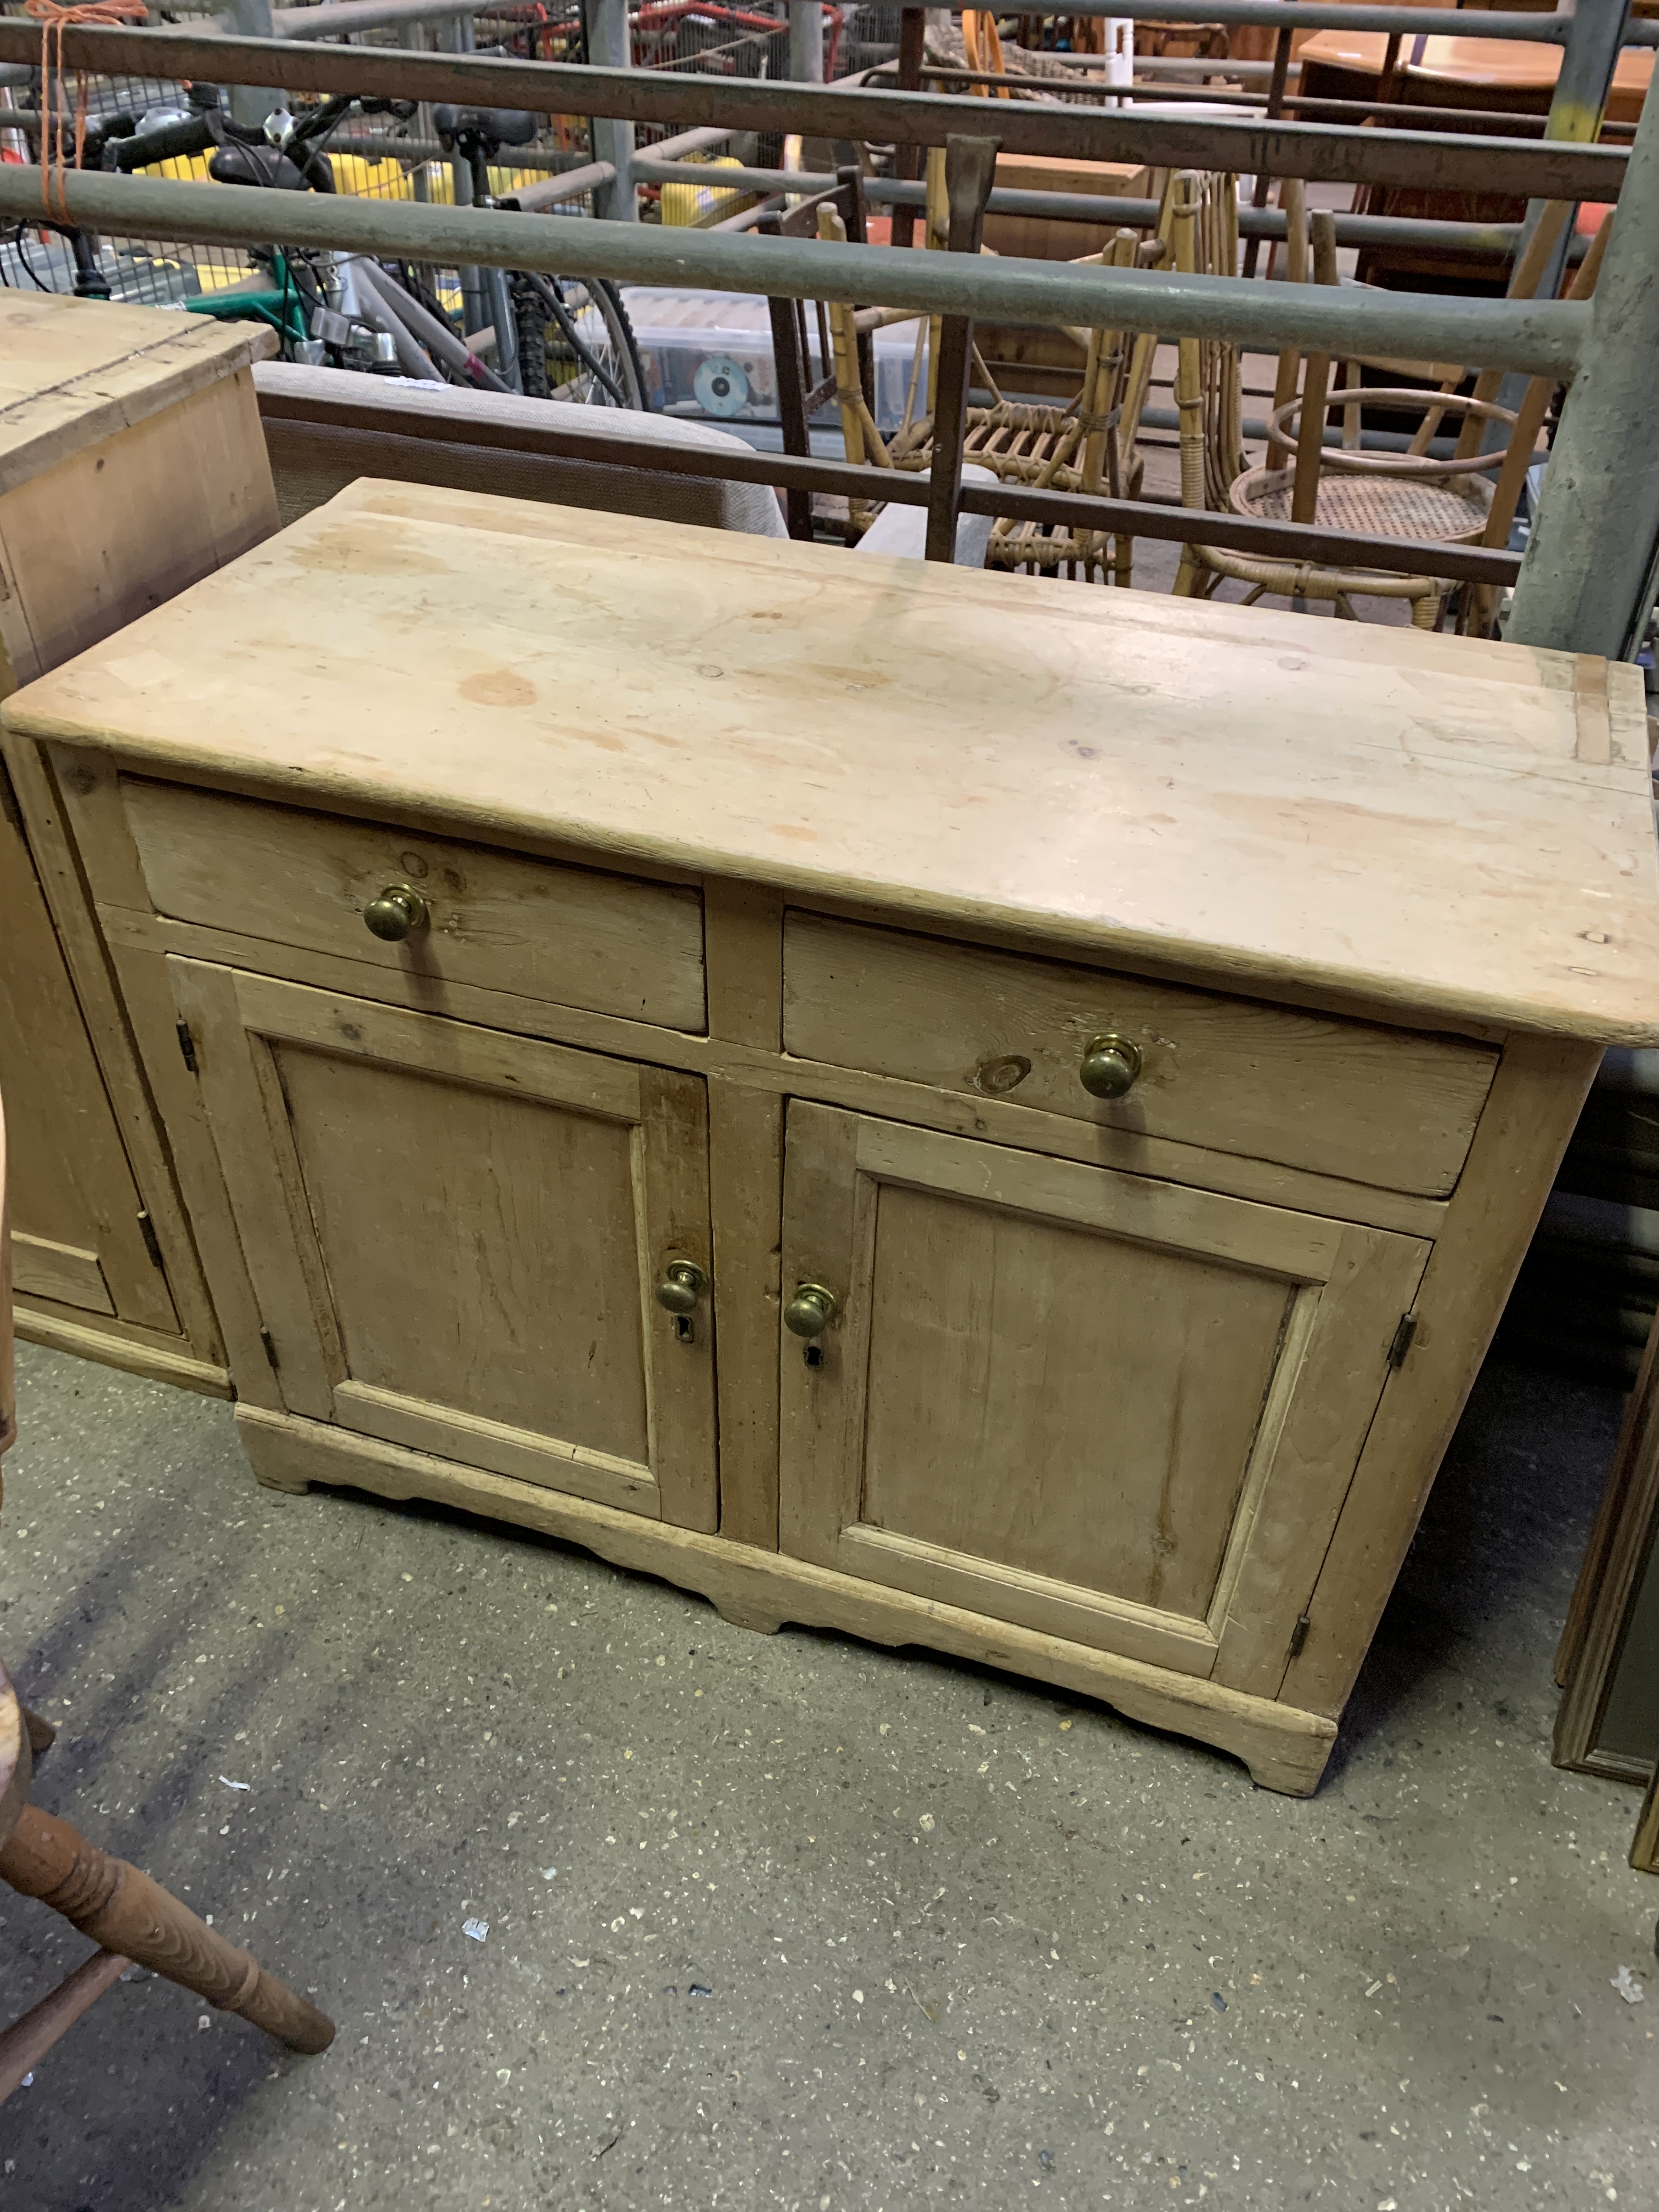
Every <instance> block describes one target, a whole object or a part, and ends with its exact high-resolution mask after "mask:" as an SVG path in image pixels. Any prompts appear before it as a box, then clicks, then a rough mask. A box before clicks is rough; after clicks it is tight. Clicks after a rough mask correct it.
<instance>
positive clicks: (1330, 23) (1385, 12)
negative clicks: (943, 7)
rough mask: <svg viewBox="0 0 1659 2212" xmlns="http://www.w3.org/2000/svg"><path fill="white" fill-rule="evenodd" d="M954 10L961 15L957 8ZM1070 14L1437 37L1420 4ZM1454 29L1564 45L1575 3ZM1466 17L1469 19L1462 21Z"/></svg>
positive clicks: (1224, 4) (1097, 4)
mask: <svg viewBox="0 0 1659 2212" xmlns="http://www.w3.org/2000/svg"><path fill="white" fill-rule="evenodd" d="M962 12H963V10H962V9H960V8H959V7H957V8H953V9H951V14H952V15H961V14H962ZM1064 13H1065V14H1066V15H1127V16H1129V17H1131V18H1133V20H1134V21H1140V20H1141V19H1142V18H1143V17H1144V18H1147V19H1150V20H1151V21H1153V22H1158V23H1223V24H1225V25H1226V26H1227V27H1229V28H1230V29H1233V28H1237V29H1244V28H1251V27H1254V28H1260V29H1264V30H1275V31H1383V32H1385V33H1392V34H1393V35H1394V36H1395V37H1398V38H1405V39H1411V38H1417V37H1420V36H1422V35H1423V34H1425V33H1427V34H1428V35H1429V36H1430V37H1433V36H1436V35H1440V36H1449V35H1455V37H1457V38H1460V39H1518V40H1522V41H1523V42H1525V43H1526V44H1528V45H1531V46H1565V44H1566V43H1567V39H1568V36H1569V34H1570V33H1571V27H1572V10H1571V8H1560V9H1557V10H1556V11H1555V12H1554V13H1553V15H1550V14H1545V13H1543V12H1542V11H1540V12H1539V13H1537V14H1533V13H1532V12H1530V11H1528V12H1527V13H1525V14H1522V12H1521V11H1520V10H1519V9H1507V10H1504V11H1503V12H1501V13H1500V12H1499V11H1498V9H1484V8H1461V9H1458V10H1457V14H1458V15H1459V17H1460V21H1459V22H1458V25H1457V27H1456V31H1455V33H1438V34H1437V33H1436V32H1435V30H1434V27H1433V21H1432V19H1430V21H1427V22H1425V20H1424V17H1423V13H1422V10H1421V9H1419V8H1413V7H1405V8H1389V7H1368V6H1364V5H1356V6H1352V7H1350V6H1348V5H1346V4H1345V0H1169V4H1168V5H1167V6H1165V4H1164V0H1122V4H1121V6H1120V5H1119V0H1077V4H1076V6H1075V7H1071V6H1068V7H1067V8H1066V9H1065V10H1064ZM1465 16H1467V17H1468V21H1467V22H1465V21H1462V20H1461V19H1462V17H1465ZM1625 43H1626V46H1659V22H1655V21H1635V20H1632V21H1631V22H1630V24H1629V25H1628V27H1626V32H1625Z"/></svg>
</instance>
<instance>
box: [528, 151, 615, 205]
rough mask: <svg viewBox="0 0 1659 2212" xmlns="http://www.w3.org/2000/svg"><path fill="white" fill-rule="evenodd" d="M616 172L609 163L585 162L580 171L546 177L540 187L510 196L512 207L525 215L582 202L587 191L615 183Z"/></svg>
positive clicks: (535, 186)
mask: <svg viewBox="0 0 1659 2212" xmlns="http://www.w3.org/2000/svg"><path fill="white" fill-rule="evenodd" d="M616 176H617V171H616V167H615V165H614V164H613V163H611V162H610V161H584V162H583V164H582V166H581V167H580V169H567V170H565V171H564V173H563V174H562V175H561V176H556V177H548V178H545V179H544V180H543V181H542V182H540V183H539V184H534V185H521V186H520V189H519V190H518V191H515V192H513V194H512V195H511V198H512V204H513V206H514V207H515V208H516V209H519V210H521V211H522V212H523V213H524V214H526V215H534V214H536V213H538V211H539V210H541V209H543V208H550V207H557V206H558V205H559V204H560V202H561V201H562V200H575V199H580V197H581V196H582V194H583V193H584V192H591V191H597V190H598V189H599V186H600V185H609V184H614V183H615V181H616Z"/></svg>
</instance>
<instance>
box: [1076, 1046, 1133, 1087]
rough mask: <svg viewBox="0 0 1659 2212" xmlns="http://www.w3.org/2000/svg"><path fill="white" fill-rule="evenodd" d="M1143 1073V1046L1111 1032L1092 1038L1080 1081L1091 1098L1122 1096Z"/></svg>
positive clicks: (1080, 1068)
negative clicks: (1141, 1062)
mask: <svg viewBox="0 0 1659 2212" xmlns="http://www.w3.org/2000/svg"><path fill="white" fill-rule="evenodd" d="M1139 1073H1140V1048H1139V1045H1134V1044H1131V1043H1130V1042H1129V1040H1128V1038H1127V1037H1126V1036H1115V1035H1114V1034H1110V1033H1109V1034H1108V1035H1107V1036H1097V1037H1092V1038H1091V1040H1090V1042H1089V1045H1088V1048H1087V1050H1086V1051H1085V1053H1084V1055H1083V1063H1082V1066H1080V1067H1079V1069H1078V1072H1077V1077H1078V1081H1079V1083H1080V1084H1081V1085H1083V1087H1084V1089H1085V1091H1087V1092H1088V1093H1089V1095H1090V1097H1091V1098H1121V1097H1123V1095H1124V1093H1125V1092H1126V1091H1127V1090H1129V1089H1130V1087H1131V1086H1132V1085H1133V1082H1134V1079H1135V1078H1136V1076H1138V1075H1139Z"/></svg>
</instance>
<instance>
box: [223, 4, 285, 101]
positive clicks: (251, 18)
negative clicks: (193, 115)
mask: <svg viewBox="0 0 1659 2212" xmlns="http://www.w3.org/2000/svg"><path fill="white" fill-rule="evenodd" d="M225 15H226V19H227V21H228V23H229V26H230V28H231V29H232V31H234V33H235V35H236V36H237V37H238V38H239V39H274V38H275V37H276V27H275V26H274V25H273V23H272V21H271V16H270V0H230V4H229V5H228V8H227V9H226V10H225ZM280 101H281V94H278V93H276V92H274V91H272V90H270V88H268V87H266V86H264V85H252V84H234V85H232V87H231V88H230V112H231V115H232V118H233V119H234V121H236V122H238V123H250V124H252V125H255V126H256V127H257V126H258V125H259V124H261V123H263V122H264V119H265V118H266V116H267V115H269V114H270V112H271V110H272V108H274V107H276V106H278V105H280Z"/></svg>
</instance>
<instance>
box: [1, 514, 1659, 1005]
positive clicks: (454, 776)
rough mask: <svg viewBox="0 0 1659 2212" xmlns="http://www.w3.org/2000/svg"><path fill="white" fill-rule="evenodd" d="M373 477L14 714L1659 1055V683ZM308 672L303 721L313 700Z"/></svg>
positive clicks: (1445, 644) (619, 852)
mask: <svg viewBox="0 0 1659 2212" xmlns="http://www.w3.org/2000/svg"><path fill="white" fill-rule="evenodd" d="M1575 672H1576V671H1575V665H1574V661H1573V658H1572V656H1571V654H1565V653H1547V652H1543V651H1540V650H1534V649H1533V648H1531V647H1522V646H1510V645H1502V644H1492V643H1481V642H1475V641H1469V640H1468V639H1462V638H1455V637H1442V636H1437V635H1418V634H1416V633H1415V632H1410V633H1407V632H1405V631H1400V630H1395V629H1387V630H1384V629H1376V628H1372V627H1369V626H1367V625H1364V624H1358V623H1316V622H1311V621H1309V620H1308V619H1307V618H1306V617H1302V616H1298V615H1295V614H1291V613H1282V614H1281V613H1273V612H1269V611H1265V610H1263V609H1261V608H1260V607H1255V608H1242V607H1231V606H1217V605H1208V604H1197V603H1194V602H1190V601H1186V600H1178V599H1170V598H1163V597H1159V596H1157V595H1153V594H1148V593H1142V592H1133V593H1131V592H1100V591H1098V590H1096V589H1094V588H1092V587H1091V586H1085V585H1080V584H1072V583H1066V582H1047V581H1045V582H1044V583H1042V585H1041V586H1038V585H1037V584H1036V583H1034V582H1033V581H1032V580H1030V579H1029V578H1026V577H1021V576H1012V575H999V574H991V573H989V572H987V571H981V570H971V569H957V568H947V567H944V566H940V565H936V564H933V563H928V562H903V561H886V560H882V559H878V558H871V559H867V560H860V561H847V560H843V559H842V557H841V556H840V554H839V553H838V552H837V551H836V550H833V549H830V548H828V547H823V546H815V545H799V544H793V543H792V542H790V541H787V540H772V539H761V538H746V537H739V536H736V535H733V534H732V533H729V532H708V531H697V532H692V531H690V530H689V529H687V528H685V527H682V526H675V525H672V524H668V523H659V522H646V521H641V520H634V519H629V518H625V517H610V516H605V515H601V514H597V513H591V512H586V511H580V512H579V511H577V510H574V509H562V508H557V507H541V506H538V507H529V506H526V505H523V504H521V503H519V502H515V501H507V500H501V499H495V498H490V497H486V496H483V495H474V494H465V493H456V492H436V491H430V490H424V489H420V488H418V487H411V486H406V485H384V484H380V485H377V484H374V483H359V484H356V485H354V486H353V487H352V488H351V489H349V491H347V492H344V493H343V494H342V495H340V496H339V498H337V500H335V501H331V503H330V504H329V505H328V506H326V507H319V508H318V509H316V510H315V511H314V512H313V513H312V514H310V515H308V516H307V517H306V519H305V520H303V521H301V522H299V523H297V524H295V526H293V527H292V528H290V529H289V530H287V531H285V532H282V533H281V534H280V535H279V536H278V537H276V538H272V539H270V540H269V541H268V542H267V543H266V544H264V545H262V546H260V547H258V548H257V549H256V550H253V551H252V552H251V553H248V554H246V555H244V556H242V558H241V559H240V560H239V561H237V562H233V563H232V564H231V565H230V567H228V568H226V569H223V570H222V571H220V572H219V573H218V574H216V575H214V576H211V577H209V578H206V579H204V580H203V581H202V582H201V583H199V584H197V585H196V586H193V587H192V588H191V590H190V591H188V592H185V593H184V594H183V595H182V596H181V597H180V598H179V599H176V600H174V601H173V603H172V604H171V605H168V606H166V607H163V608H160V609H157V610H156V611H155V612H154V613H152V614H150V615H148V616H146V617H143V619H142V620H141V621H140V622H138V623H135V624H134V625H133V626H132V627H131V628H130V629H127V630H125V631H124V632H123V633H121V634H120V635H118V636H117V637H114V638H112V639H108V640H106V641H104V642H103V643H102V644H100V645H98V646H96V647H94V648H93V649H92V650H91V651H90V652H89V653H86V654H83V655H82V657H81V658H80V659H78V660H76V661H75V662H73V663H71V664H70V665H67V666H65V667H64V668H62V669H59V670H57V671H54V672H53V673H52V674H51V675H49V676H47V677H46V678H43V679H41V680H40V682H39V683H37V684H31V685H30V686H28V687H27V689H26V690H23V691H22V692H21V693H19V694H18V695H17V696H15V698H13V699H12V700H10V701H9V702H8V703H7V706H6V708H5V714H6V718H7V719H8V720H9V721H10V722H11V723H12V724H13V725H14V726H15V727H17V728H19V729H21V730H24V731H27V732H32V733H33V734H35V735H38V736H42V737H48V738H63V739H69V740H86V741H89V742H93V743H95V744H100V745H109V746H116V747H118V748H120V749H122V750H125V751H126V752H127V753H129V754H131V755H132V756H134V757H138V758H141V759H143V760H148V761H151V762H155V763H164V764H168V765H171V766H173V767H175V768H179V769H184V770H185V771H186V772H189V771H191V770H197V771H204V772H208V773H214V772H217V773H221V774H228V775H251V776H258V777H260V778H264V779H267V780H268V781H269V782H270V787H272V789H273V791H275V792H276V793H281V794H282V795H284V796H286V797H288V798H290V799H293V798H297V797H301V796H303V797H305V798H308V799H310V801H311V802H312V803H313V805H327V803H328V802H329V801H330V799H334V800H336V801H337V802H338V803H340V804H341V805H355V806H358V807H367V808H368V809H370V810H371V811H372V810H374V809H375V808H380V809H384V810H387V811H391V810H392V809H395V808H403V809H405V810H408V809H413V810H416V811H417V812H418V813H420V814H421V815H422V816H423V817H429V818H433V819H447V820H448V821H449V822H450V823H452V824H453V825H454V826H455V827H457V828H458V829H460V830H461V831H462V832H463V833H464V834H473V833H477V834H483V835H485V836H499V837H503V838H508V839H510V838H511V837H512V836H513V835H515V834H518V835H526V836H544V837H545V836H556V837H560V838H565V839H568V841H569V842H571V843H572V844H573V845H574V846H577V847H579V848H582V849H583V850H585V851H588V852H592V853H595V854H608V855H611V856H615V857H620V858H623V859H626V858H627V857H629V856H630V855H631V856H633V857H635V858H636V859H639V860H642V861H647V862H655V863H658V864H660V865H665V866H673V867H680V868H688V869H695V870H697V871H701V872H707V873H709V874H712V875H722V876H731V877H736V878H745V879H747V880H749V881H751V882H757V883H762V884H774V885H779V886H781V887H783V888H785V889H788V890H795V891H797V892H806V891H813V890H816V891H817V892H819V893H820V894H823V895H832V896H848V897H855V898H866V899H868V900H870V901H871V902H873V903H876V904H878V905H883V906H885V907H887V908H890V909H891V910H893V911H894V912H895V913H896V915H901V916H902V914H903V913H904V912H905V911H906V910H908V911H910V912H913V913H916V914H921V915H929V916H933V917H942V918H945V919H947V920H948V919H951V918H957V919H960V920H963V921H970V922H974V923H976V924H979V925H982V926H984V927H992V928H1004V929H1012V930H1014V931H1017V932H1019V933H1024V934H1029V935H1030V936H1032V937H1034V938H1038V939H1044V940H1047V941H1048V943H1049V944H1050V945H1052V946H1054V947H1055V948H1060V947H1063V946H1064V945H1066V944H1073V945H1087V946H1090V947H1092V948H1096V949H1105V950H1112V951H1117V952H1119V953H1121V955H1122V956H1123V957H1125V958H1126V959H1128V960H1129V961H1131V963H1132V962H1133V957H1134V955H1135V954H1136V953H1138V952H1139V953H1140V954H1142V955H1144V956H1145V957H1149V958H1158V959H1160V960H1163V961H1164V962H1170V961H1177V960H1178V961H1181V962H1183V963H1188V964H1189V966H1190V967H1191V968H1192V969H1194V970H1195V971H1198V972H1201V973H1203V974H1205V975H1206V976H1207V978H1208V979H1209V980H1210V981H1212V983H1215V984H1219V985H1220V986H1222V987H1241V988H1249V989H1255V990H1265V991H1267V992H1269V993H1270V992H1271V988H1272V987H1273V984H1274V982H1275V981H1295V982H1296V983H1297V985H1298V986H1299V987H1302V988H1303V989H1304V990H1306V989H1309V988H1313V989H1317V988H1319V987H1328V988H1330V989H1334V990H1342V991H1346V992H1352V993H1354V994H1358V995H1360V996H1361V997H1364V998H1366V999H1368V1000H1371V1001H1373V1002H1374V1003H1376V1005H1377V1006H1379V1007H1382V1008H1385V1009H1389V1010H1391V1011H1392V1010H1398V1011H1399V1012H1401V1015H1402V1016H1403V1017H1404V1018H1409V1016H1410V1013H1411V1011H1412V1010H1413V1009H1414V1008H1415V1009H1424V1008H1426V1009H1432V1010H1433V1011H1435V1012H1437V1013H1439V1014H1442V1015H1443V1014H1446V1013H1451V1014H1454V1015H1457V1016H1459V1017H1461V1018H1469V1019H1474V1020H1484V1021H1492V1022H1495V1023H1498V1024H1505V1025H1510V1026H1515V1027H1518V1028H1521V1029H1532V1030H1553V1031H1556V1032H1559V1033H1562V1034H1565V1035H1569V1036H1582V1037H1586V1038H1591V1039H1594V1040H1595V1041H1598V1042H1619V1043H1646V1042H1652V1041H1653V1040H1654V1039H1656V1038H1659V871H1656V865H1655V849H1654V831H1653V822H1652V814H1651V805H1650V795H1649V792H1648V783H1647V750H1646V720H1645V714H1644V706H1643V695H1642V690H1641V678H1640V673H1639V671H1637V670H1635V669H1633V668H1625V667H1622V666H1615V667H1611V668H1609V670H1608V671H1607V678H1608V702H1609V713H1610V729H1611V737H1610V745H1609V750H1610V753H1611V758H1610V760H1609V761H1608V762H1607V764H1605V765H1601V764H1599V763H1591V762H1585V761H1581V760H1579V759H1577V757H1576V750H1575V749H1576V745H1577V709H1576V693H1575V686H1574V677H1575ZM296 683H298V684H301V688H302V691H303V698H304V712H303V713H281V712H273V711H272V702H273V701H277V700H283V699H287V698H289V697H290V696H293V695H294V690H295V684H296Z"/></svg>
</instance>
